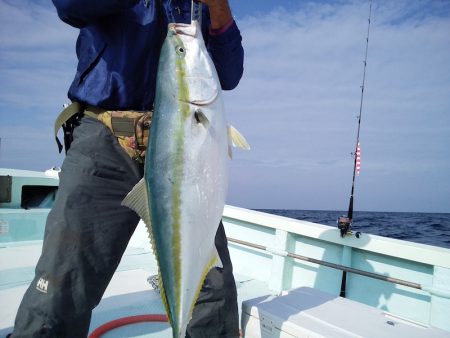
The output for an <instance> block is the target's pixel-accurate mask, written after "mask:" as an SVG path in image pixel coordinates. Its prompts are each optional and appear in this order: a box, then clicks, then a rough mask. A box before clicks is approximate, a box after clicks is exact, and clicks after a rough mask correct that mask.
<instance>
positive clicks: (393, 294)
mask: <svg viewBox="0 0 450 338" xmlns="http://www.w3.org/2000/svg"><path fill="white" fill-rule="evenodd" d="M224 224H225V228H226V232H227V236H229V238H230V240H229V242H230V243H229V247H230V254H231V257H232V260H233V267H234V271H235V272H236V273H240V274H245V275H246V276H249V277H251V278H254V279H257V280H262V281H264V282H266V283H267V285H268V287H269V289H270V290H273V292H274V293H280V292H281V291H284V290H289V289H292V288H296V287H302V286H307V287H313V288H317V289H319V290H321V291H325V292H328V293H331V294H333V295H339V294H340V291H341V283H342V271H347V272H349V274H348V275H347V277H346V282H345V284H346V297H347V298H349V299H352V300H355V301H359V302H361V303H364V304H367V305H371V306H373V307H376V308H379V309H383V310H386V311H388V312H390V313H392V314H395V315H397V316H400V317H403V318H406V319H408V320H413V321H417V322H420V323H423V324H426V325H431V326H435V327H438V328H442V329H445V330H447V331H450V322H449V321H448V319H447V315H444V314H448V309H449V308H450V250H449V249H445V248H440V247H435V246H430V245H423V244H418V243H412V242H408V241H402V240H396V239H391V238H386V237H381V236H375V235H370V234H362V235H361V236H360V237H359V238H356V237H355V236H346V237H344V238H341V237H340V234H339V229H338V228H337V227H336V228H333V227H329V226H325V225H322V224H315V223H311V222H306V221H300V220H295V219H290V218H286V217H281V216H276V215H269V214H266V213H262V212H257V211H253V210H248V209H242V208H237V207H232V206H226V207H225V210H224ZM249 243H250V244H252V245H248V244H249ZM244 256H245V257H244ZM368 277H369V278H368Z"/></svg>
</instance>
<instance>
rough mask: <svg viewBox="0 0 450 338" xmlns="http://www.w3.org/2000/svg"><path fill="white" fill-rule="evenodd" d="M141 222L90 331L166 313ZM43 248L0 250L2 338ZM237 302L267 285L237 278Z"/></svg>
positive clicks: (134, 333) (152, 331)
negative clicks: (123, 320) (152, 282)
mask: <svg viewBox="0 0 450 338" xmlns="http://www.w3.org/2000/svg"><path fill="white" fill-rule="evenodd" d="M147 242H148V241H146V235H145V229H144V228H143V226H142V225H141V224H140V226H139V227H138V229H137V230H136V233H135V235H134V236H133V238H132V240H131V241H130V243H129V246H128V248H127V250H126V252H125V254H124V256H123V258H122V261H121V263H120V265H119V267H118V269H117V271H116V273H115V274H114V277H113V279H112V280H111V282H110V284H109V286H108V288H107V290H106V292H105V294H104V296H103V299H102V301H101V302H100V304H99V305H98V306H97V307H96V308H95V310H94V312H93V316H92V320H91V326H90V330H89V331H90V333H92V332H93V331H94V330H95V329H96V328H97V327H99V326H101V325H103V324H105V323H107V322H109V321H112V320H116V319H119V318H122V317H128V316H134V315H146V314H165V310H164V307H163V304H162V302H161V298H160V296H159V293H158V292H157V291H156V290H154V289H153V288H152V286H151V285H150V284H149V283H148V282H147V278H148V277H149V276H151V275H154V274H156V271H157V268H156V261H155V259H154V257H153V254H152V252H151V247H150V246H149V245H148V243H147ZM41 248H42V242H41V241H34V242H23V243H21V244H20V245H13V246H6V245H3V247H1V248H0V266H1V270H0V299H1V300H2V306H1V307H0V337H4V336H5V335H6V334H8V333H10V332H11V331H12V327H13V325H14V319H15V315H16V312H17V309H18V307H19V304H20V301H21V299H22V296H23V294H24V293H25V291H26V289H27V287H28V285H29V283H30V282H31V280H32V279H33V277H34V266H35V265H36V262H37V259H38V258H39V255H40V252H41ZM235 279H236V284H237V288H238V298H239V299H238V304H239V311H240V312H241V308H240V306H241V304H242V301H243V300H246V299H251V298H255V297H258V296H263V295H267V294H270V292H269V290H268V288H267V285H266V284H265V283H263V282H261V281H258V280H255V279H251V278H248V277H246V276H242V275H235ZM102 337H105V338H106V337H172V330H171V328H170V326H169V325H168V324H167V323H140V324H132V325H127V326H124V327H122V328H117V329H115V330H113V331H110V332H108V333H105V334H104V335H103V336H102Z"/></svg>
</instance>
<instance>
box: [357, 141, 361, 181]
mask: <svg viewBox="0 0 450 338" xmlns="http://www.w3.org/2000/svg"><path fill="white" fill-rule="evenodd" d="M360 169H361V146H360V144H359V142H358V145H357V146H356V175H358V176H359V170H360Z"/></svg>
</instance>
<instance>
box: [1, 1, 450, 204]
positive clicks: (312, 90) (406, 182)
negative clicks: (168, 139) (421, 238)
mask: <svg viewBox="0 0 450 338" xmlns="http://www.w3.org/2000/svg"><path fill="white" fill-rule="evenodd" d="M230 3H231V5H232V7H233V13H234V16H235V18H236V21H237V23H238V25H239V27H240V29H241V33H242V36H243V45H244V49H245V72H244V77H243V79H242V80H241V83H240V84H239V86H238V88H237V89H235V90H233V91H232V92H228V93H226V95H225V100H226V101H225V105H226V109H227V115H228V119H229V121H230V122H231V123H232V124H233V125H235V126H236V127H237V128H238V129H239V130H240V131H241V132H242V133H243V134H244V135H245V136H246V137H247V139H248V141H249V142H250V144H251V146H252V150H251V151H250V152H238V151H236V152H235V157H234V160H233V162H232V163H231V169H230V170H231V182H230V189H229V196H228V203H229V204H232V205H237V206H242V207H249V208H283V209H304V210H308V209H325V210H345V209H346V208H347V205H348V199H349V193H350V188H351V178H352V169H353V168H352V166H353V159H352V157H351V156H350V153H351V152H352V151H353V150H354V145H355V137H356V131H357V119H356V116H357V115H358V112H359V102H360V85H361V81H362V72H363V63H362V61H363V59H364V49H365V38H366V32H367V17H368V10H369V3H368V1H297V0H295V1H289V0H277V1H275V0H271V1H269V0H258V1H242V0H230ZM76 37H77V30H76V29H74V28H71V27H70V26H67V25H65V24H63V23H62V22H60V21H59V19H58V17H57V15H56V13H55V10H54V9H53V7H52V5H51V4H50V3H49V1H26V0H20V1H12V0H11V1H6V0H0V137H1V140H2V143H1V150H0V167H7V168H20V169H31V170H45V169H47V168H49V167H51V166H54V165H60V164H61V162H62V160H63V156H62V155H58V153H57V148H56V145H55V144H54V141H53V137H52V132H53V131H52V129H53V122H54V119H55V117H56V115H57V114H58V112H59V111H60V110H61V107H62V104H63V103H66V102H67V98H66V93H67V89H68V87H69V85H70V82H71V80H72V78H73V76H74V72H75V67H76V58H75V52H74V48H75V47H74V46H75V40H76ZM449 60H450V2H449V1H438V0H435V1H401V0H400V1H374V2H373V11H372V26H371V32H370V41H369V55H368V64H367V73H366V87H365V97H364V104H363V114H362V125H361V148H362V149H361V153H362V154H361V158H362V166H361V175H360V176H359V177H357V180H356V188H355V209H356V210H369V211H429V212H450V62H449Z"/></svg>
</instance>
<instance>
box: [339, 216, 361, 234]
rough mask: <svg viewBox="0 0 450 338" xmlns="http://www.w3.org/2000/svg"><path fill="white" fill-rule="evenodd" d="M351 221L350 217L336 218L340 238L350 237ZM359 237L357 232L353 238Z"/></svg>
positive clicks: (351, 232)
mask: <svg viewBox="0 0 450 338" xmlns="http://www.w3.org/2000/svg"><path fill="white" fill-rule="evenodd" d="M352 223H353V221H352V219H351V218H350V217H347V216H341V217H339V218H338V220H337V224H338V229H339V230H341V237H342V238H343V237H345V236H347V235H352V234H353V231H352ZM360 236H361V232H359V231H357V232H356V233H355V237H356V238H359V237H360Z"/></svg>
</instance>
